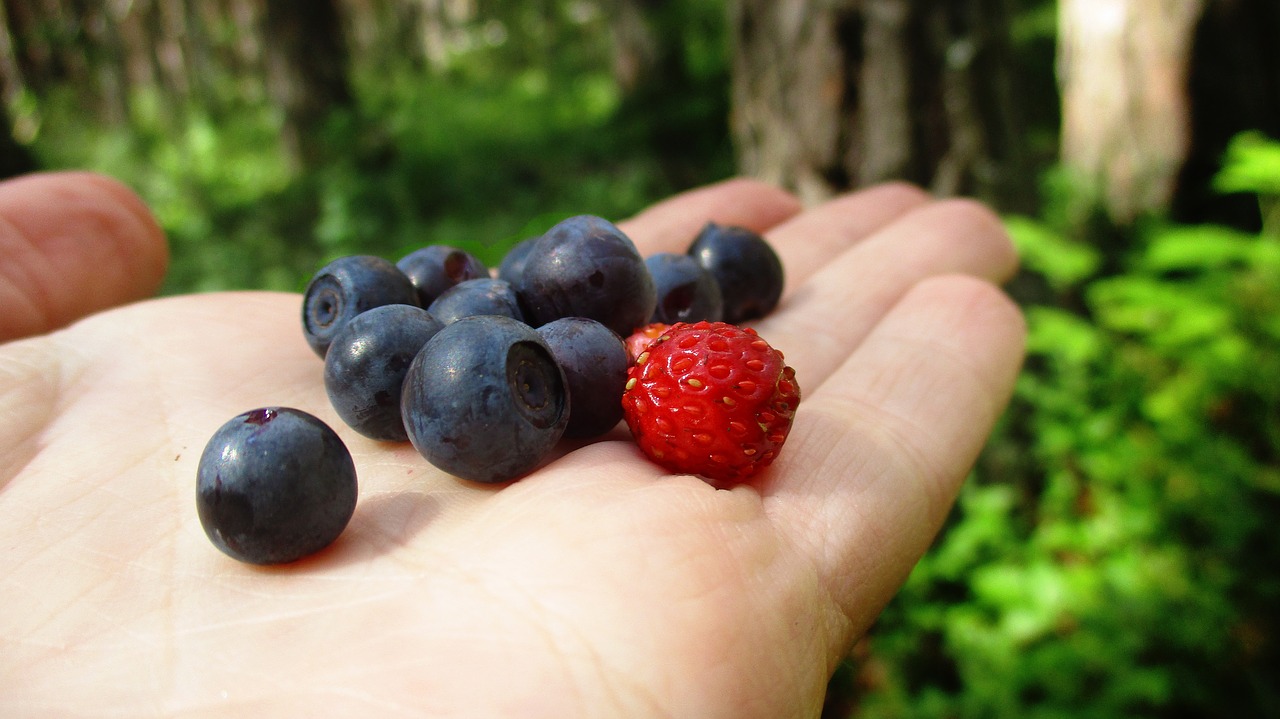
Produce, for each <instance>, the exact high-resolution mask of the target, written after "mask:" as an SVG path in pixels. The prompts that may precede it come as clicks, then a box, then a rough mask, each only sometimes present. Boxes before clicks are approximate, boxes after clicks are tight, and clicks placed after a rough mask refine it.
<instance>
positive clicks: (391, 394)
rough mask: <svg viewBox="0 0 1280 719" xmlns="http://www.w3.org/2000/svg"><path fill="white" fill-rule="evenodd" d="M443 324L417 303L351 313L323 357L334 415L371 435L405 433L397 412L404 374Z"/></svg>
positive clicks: (397, 438)
mask: <svg viewBox="0 0 1280 719" xmlns="http://www.w3.org/2000/svg"><path fill="white" fill-rule="evenodd" d="M441 327H444V325H443V324H442V323H441V322H440V321H439V320H437V319H436V318H435V317H433V316H432V315H431V313H430V312H428V311H426V310H424V309H422V308H421V307H414V306H413V305H383V306H382V307H375V308H373V309H371V310H369V311H368V312H362V313H360V314H359V315H356V317H355V319H353V320H351V321H350V322H348V323H347V325H346V326H345V327H343V328H342V330H341V331H339V332H338V334H337V335H336V336H334V338H333V343H332V344H330V345H329V353H328V354H326V355H325V358H324V388H325V392H326V393H327V394H328V395H329V402H330V403H331V404H332V405H333V408H334V410H335V411H337V413H338V416H339V417H341V418H342V421H343V422H346V423H347V425H348V426H350V427H351V428H352V429H354V430H355V431H357V432H359V433H360V434H362V435H364V436H366V437H369V438H370V439H377V440H385V441H391V442H403V441H405V440H407V439H409V435H408V434H407V433H406V432H405V429H404V421H403V420H402V419H401V418H400V390H401V387H402V385H403V384H404V375H405V373H406V372H408V371H409V365H410V364H411V363H412V362H413V358H414V357H417V356H418V352H419V351H421V350H422V346H423V345H425V344H426V343H427V340H429V339H431V338H432V337H433V336H434V335H435V333H436V332H439V331H440V328H441Z"/></svg>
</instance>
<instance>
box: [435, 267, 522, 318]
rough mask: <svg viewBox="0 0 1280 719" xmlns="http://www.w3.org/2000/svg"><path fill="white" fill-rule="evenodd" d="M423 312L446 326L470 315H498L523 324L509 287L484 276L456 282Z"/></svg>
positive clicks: (502, 282) (504, 282) (504, 281)
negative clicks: (429, 313) (428, 313)
mask: <svg viewBox="0 0 1280 719" xmlns="http://www.w3.org/2000/svg"><path fill="white" fill-rule="evenodd" d="M427 309H428V310H430V311H431V314H432V315H434V316H435V318H436V319H438V320H440V321H441V322H443V323H444V324H446V325H449V324H453V323H454V322H456V321H457V320H460V319H462V318H463V317H470V316H472V315H502V316H503V317H510V318H511V319H514V320H520V321H522V322H523V321H524V314H523V313H522V312H521V311H520V301H519V300H517V299H516V292H515V290H513V289H511V284H510V283H509V282H507V281H506V280H494V279H489V278H488V277H484V278H479V279H474V280H465V281H463V282H459V283H458V284H456V285H454V286H453V287H450V288H449V289H447V290H445V291H444V293H443V294H441V295H440V296H439V297H437V298H436V301H435V302H432V303H431V306H430V307H428V308H427Z"/></svg>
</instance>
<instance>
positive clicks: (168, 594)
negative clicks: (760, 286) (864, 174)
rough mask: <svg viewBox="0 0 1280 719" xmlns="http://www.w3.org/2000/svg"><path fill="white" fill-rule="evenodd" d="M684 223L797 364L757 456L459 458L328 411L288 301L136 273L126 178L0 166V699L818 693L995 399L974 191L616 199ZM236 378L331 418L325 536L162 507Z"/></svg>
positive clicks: (629, 703) (230, 706)
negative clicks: (285, 537)
mask: <svg viewBox="0 0 1280 719" xmlns="http://www.w3.org/2000/svg"><path fill="white" fill-rule="evenodd" d="M58 197H75V198H79V199H78V200H77V201H76V202H75V203H71V205H70V206H68V204H67V203H63V202H58V201H57V199H56V198H58ZM708 220H714V221H717V222H721V223H727V224H739V225H744V226H747V227H750V228H752V229H755V230H757V231H760V232H762V233H764V234H765V235H766V237H768V239H769V240H770V242H771V243H773V244H774V245H775V247H776V248H777V250H778V252H779V255H780V256H781V258H782V261H783V265H784V267H785V268H786V273H787V291H786V293H785V295H784V297H783V300H782V303H781V305H780V306H779V307H778V309H777V310H776V311H775V312H774V313H773V314H772V315H771V316H769V317H768V318H766V319H764V320H762V321H759V322H757V323H755V324H754V326H755V327H756V328H757V329H758V330H759V332H760V333H761V335H762V336H764V337H765V338H767V339H768V340H769V342H770V343H771V344H772V345H773V346H775V347H777V348H778V349H780V350H781V351H782V352H783V353H784V354H785V355H786V359H787V362H788V364H790V365H791V366H793V367H794V368H795V369H796V374H797V378H798V381H799V383H800V385H801V388H802V390H803V400H802V401H801V404H800V407H799V410H798V412H797V415H796V420H795V425H794V427H793V429H792V432H791V436H790V438H789V440H788V443H787V446H786V447H785V448H784V450H783V452H782V453H781V455H780V457H779V458H778V460H777V461H776V462H775V463H774V464H773V465H772V466H771V467H770V468H768V469H767V470H766V471H765V472H764V473H762V474H761V475H759V476H758V477H757V478H756V479H755V480H754V481H753V482H752V483H750V484H747V485H742V486H739V487H737V488H735V489H732V490H716V489H713V488H712V487H710V486H709V485H708V484H706V483H705V482H703V481H701V480H699V479H696V478H694V477H687V476H669V475H666V474H664V472H663V471H662V469H661V468H659V467H658V466H657V465H654V464H653V463H651V462H650V461H648V460H647V459H645V457H644V456H643V455H642V454H641V453H640V452H639V450H638V449H637V448H636V446H635V444H634V443H633V442H632V441H630V439H629V438H628V436H627V434H626V430H625V428H623V427H619V428H618V429H615V430H614V431H613V432H612V433H610V434H609V435H606V436H605V437H604V438H603V439H602V440H599V441H595V442H592V443H589V444H584V445H580V446H579V445H574V446H571V447H567V448H566V450H565V451H564V452H563V453H562V454H561V455H559V456H558V457H557V458H555V459H554V460H553V461H551V462H550V463H548V464H546V465H545V466H543V467H542V468H540V469H539V470H537V471H536V472H534V473H532V474H530V475H528V476H526V477H524V478H522V479H520V480H519V481H517V482H514V483H510V484H506V485H499V486H486V485H478V484H473V483H468V482H464V481H461V480H458V479H456V478H453V477H450V476H447V475H444V474H443V473H441V472H440V471H438V470H436V469H435V468H433V467H431V466H430V465H429V464H427V463H426V462H425V461H423V460H422V459H421V457H419V456H418V454H417V453H416V452H415V451H414V450H413V448H412V447H411V446H409V445H408V444H405V443H400V444H388V443H380V442H376V441H373V440H369V439H366V438H364V437H361V436H359V435H358V434H356V433H355V432H353V431H351V430H350V429H349V428H347V427H345V426H344V425H342V423H341V422H340V421H339V420H338V418H337V416H336V415H335V413H334V412H333V410H332V408H331V407H330V406H329V404H328V402H327V400H326V397H325V393H324V383H323V380H322V376H323V363H321V362H320V361H319V360H317V358H316V357H315V355H314V353H312V351H311V350H310V349H309V348H308V347H307V345H306V343H305V341H304V340H303V338H302V332H301V329H300V327H299V315H300V297H299V296H298V295H296V294H284V293H265V292H235V293H219V294H204V295H193V296H180V297H169V298H164V299H159V300H148V301H139V302H133V300H135V299H137V298H138V297H140V296H143V295H145V294H147V293H149V292H151V291H153V290H154V287H155V286H156V283H157V282H158V281H159V279H158V274H157V272H156V269H157V268H161V269H162V268H163V264H164V262H163V260H164V257H165V250H164V247H163V238H162V237H161V235H160V233H159V231H158V230H156V228H155V226H154V222H153V221H152V220H151V219H150V217H149V216H148V215H147V214H146V212H145V208H143V207H142V205H141V203H140V202H138V200H137V198H136V197H133V196H132V195H131V194H129V193H128V192H127V191H124V190H123V188H122V187H121V186H119V185H118V184H116V183H112V182H110V181H108V180H105V179H103V178H97V177H93V176H86V175H82V174H76V175H46V176H40V177H37V178H27V179H25V180H21V181H17V182H10V183H4V184H0V248H6V249H5V252H6V253H7V254H6V256H5V263H4V264H3V266H0V292H3V293H7V294H5V295H4V296H5V297H6V304H7V305H9V306H10V307H14V308H16V309H15V311H14V312H13V313H11V314H10V317H9V318H8V319H7V320H6V322H7V324H5V325H3V329H4V330H5V336H7V337H16V336H24V335H26V336H29V337H28V338H27V339H16V340H13V341H10V342H9V343H7V344H4V345H0V427H3V428H4V429H3V432H2V433H0V715H3V716H101V715H107V714H110V715H126V716H142V715H146V716H151V715H166V716H167V715H181V716H237V717H240V716H278V715H285V716H308V717H319V716H467V717H501V716H517V717H556V718H557V719H563V718H572V717H650V716H653V717H694V718H697V719H715V718H718V717H725V718H726V719H727V718H733V719H742V718H749V717H761V718H767V719H779V718H785V717H816V716H818V715H819V713H820V711H821V707H822V702H823V694H824V690H825V688H826V683H827V680H828V678H829V677H830V675H831V673H832V671H833V670H834V668H835V666H836V665H837V664H838V662H839V661H840V660H841V658H842V657H844V656H845V655H846V653H847V652H848V650H849V648H850V646H851V645H852V643H853V641H854V640H855V639H856V638H857V637H859V636H860V635H861V634H863V633H864V632H865V631H866V630H867V628H868V627H869V625H870V624H871V622H872V621H873V620H874V619H875V617H876V616H877V614H878V613H879V612H880V610H881V609H882V608H883V607H884V605H885V603H886V602H887V601H888V600H889V599H890V598H891V597H892V596H893V594H894V593H895V592H896V591H897V589H898V588H899V587H900V586H901V584H902V582H903V581H904V579H905V578H906V576H907V574H908V573H909V571H910V570H911V568H912V566H913V565H914V564H915V562H916V561H917V560H918V559H919V557H920V556H921V554H922V553H923V552H924V551H925V550H926V548H927V547H928V546H929V543H930V541H931V540H932V538H933V537H934V535H935V534H936V532H937V530H938V528H939V527H940V525H941V523H942V521H943V519H944V518H945V516H946V514H947V513H948V511H949V510H950V508H951V505H952V503H953V500H954V498H955V495H956V492H957V491H958V488H959V486H960V483H961V482H962V481H963V479H964V477H965V475H966V474H967V472H968V471H969V469H970V468H971V466H972V464H973V462H974V460H975V458H976V456H977V454H978V452H979V451H980V449H981V447H982V446H983V444H984V442H985V441H986V438H987V436H988V434H989V432H990V430H991V427H992V425H993V423H994V422H995V421H996V419H997V418H998V416H999V415H1000V413H1001V412H1002V411H1003V408H1004V407H1005V405H1006V403H1007V401H1008V397H1009V394H1010V392H1011V388H1012V385H1013V381H1014V378H1015V376H1016V374H1017V371H1018V368H1019V365H1020V362H1021V358H1022V352H1023V341H1024V334H1025V330H1024V325H1023V322H1022V318H1021V315H1020V313H1019V311H1018V309H1017V307H1016V306H1015V305H1014V304H1013V303H1012V302H1011V301H1010V300H1009V299H1008V298H1007V297H1006V296H1005V295H1004V294H1003V293H1002V292H1001V291H1000V290H999V288H998V284H999V283H1000V282H1002V281H1003V280H1005V279H1007V278H1008V277H1009V276H1010V275H1011V273H1012V272H1013V271H1014V269H1015V265H1016V258H1015V255H1014V252H1013V250H1012V248H1011V246H1010V243H1009V240H1008V238H1007V236H1006V235H1005V233H1004V231H1003V230H1002V229H1001V226H1000V223H999V222H998V220H997V218H996V217H995V216H994V215H993V214H992V213H991V212H990V211H989V210H987V209H985V208H984V207H982V206H981V205H979V204H976V203H974V202H971V201H966V200H942V201H937V200H932V199H930V198H929V197H928V196H926V195H925V194H924V193H923V192H921V191H920V190H918V189H915V188H912V187H909V186H906V185H897V184H891V185H883V186H878V187H874V188H870V189H866V190H863V191H860V192H856V193H853V194H849V195H846V196H842V197H839V198H836V199H833V200H831V201H830V202H827V203H825V204H822V205H820V206H817V207H813V208H809V209H802V208H801V206H800V204H799V203H798V202H797V201H796V200H795V199H794V198H793V197H792V196H790V195H788V194H786V193H784V192H782V191H780V190H778V189H776V188H773V187H770V186H767V185H763V184H760V183H757V182H753V181H749V180H731V181H727V182H724V183H720V184H717V185H714V186H710V187H707V188H702V189H699V190H695V191H692V192H689V193H685V194H683V195H679V196H676V197H674V198H671V199H669V200H667V201H664V202H662V203H659V204H658V205H655V206H654V207H652V208H650V209H649V210H647V211H645V212H642V213H641V214H639V215H637V216H636V217H634V218H632V219H631V220H629V221H627V222H624V223H620V224H621V227H622V228H623V229H624V230H625V231H626V232H627V233H628V234H629V235H630V236H631V237H632V238H633V239H634V240H635V241H636V243H637V244H638V245H639V247H640V249H641V252H642V253H643V254H645V255H648V254H650V253H653V252H658V251H681V250H682V249H683V247H684V246H686V245H687V243H688V242H689V239H690V238H692V237H693V235H694V234H695V233H696V232H697V231H698V230H699V229H700V228H701V227H702V226H703V225H704V224H705V223H706V222H707V221H708ZM68 227H73V228H75V230H76V231H75V232H73V233H69V232H68V231H67V228H68ZM59 228H61V229H59ZM77 242H78V243H80V244H76V243H77ZM50 243H52V244H53V245H56V246H57V251H56V252H55V253H53V254H47V253H44V250H45V249H47V248H48V246H49V244H50ZM14 248H17V250H16V251H15V250H14ZM49 257H55V258H56V260H51V259H49ZM25 261H31V262H33V263H35V264H34V265H33V268H34V267H37V266H39V267H43V268H44V269H43V270H42V271H36V269H32V268H28V267H26V266H24V265H23V264H22V262H25ZM131 263H133V264H136V265H137V268H136V269H134V270H133V271H125V272H115V271H112V272H110V273H106V274H105V275H104V276H101V277H99V280H100V283H101V284H100V286H98V287H95V289H94V293H93V294H94V298H93V300H94V301H92V302H89V301H86V300H84V298H83V297H81V296H72V295H78V294H79V293H81V291H82V290H83V287H82V285H81V282H80V281H79V280H77V281H76V282H74V283H73V282H68V281H67V278H83V277H92V276H94V275H93V267H94V266H98V267H126V268H127V267H130V266H131ZM121 303H126V304H123V305H121V306H119V307H116V308H114V309H106V308H107V307H111V306H113V305H120V304H121ZM75 317H83V319H80V320H78V321H74V322H73V319H74V318H75ZM68 322H71V324H69V325H67V323H68ZM64 325H66V326H64ZM58 328H61V329H58ZM266 405H287V406H293V407H297V408H299V409H303V410H305V411H308V412H311V413H313V414H315V415H317V416H319V417H320V418H321V419H323V420H325V421H326V422H327V423H329V424H330V425H331V426H333V427H334V429H335V430H337V431H338V433H339V434H340V435H341V436H342V438H343V440H344V441H345V442H346V443H347V445H348V446H349V447H350V449H351V451H352V454H353V456H354V459H355V463H356V467H357V471H358V473H359V482H360V499H359V503H358V505H357V508H356V512H355V515H354V517H353V518H352V521H351V523H350V525H349V526H348V527H347V530H346V532H345V533H344V534H343V535H342V536H341V537H340V538H339V539H338V540H337V542H335V543H334V544H333V545H332V546H330V547H329V548H328V549H326V550H324V551H322V552H320V553H319V554H317V555H314V556H312V557H310V558H307V559H304V560H302V561H299V562H296V563H293V564H290V565H285V566H280V567H273V568H263V567H258V566H251V565H245V564H240V563H237V562H236V561H234V560H232V559H230V558H228V557H227V556H225V555H223V554H222V553H221V552H219V551H218V550H217V549H215V548H214V547H213V546H212V544H210V542H209V541H208V539H207V538H206V537H205V535H204V532H203V530H202V529H201V527H200V523H199V521H198V519H197V516H196V504H195V475H196V462H197V460H198V458H199V456H200V452H201V450H202V449H203V447H204V444H205V442H206V441H207V440H208V438H209V437H210V435H211V434H212V433H213V432H214V430H216V429H217V428H218V427H219V426H220V425H221V424H222V423H223V422H225V421H226V420H227V419H229V418H230V417H232V416H234V415H236V414H238V413H240V412H242V411H245V410H247V409H251V408H254V407H260V406H266Z"/></svg>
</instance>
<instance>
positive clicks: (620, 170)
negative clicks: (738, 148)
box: [24, 0, 733, 293]
mask: <svg viewBox="0 0 1280 719" xmlns="http://www.w3.org/2000/svg"><path fill="white" fill-rule="evenodd" d="M492 5H493V7H488V4H486V6H485V7H484V8H482V10H483V12H481V13H480V14H478V15H477V17H476V18H475V19H473V20H472V21H470V23H469V24H467V25H466V26H465V27H461V28H458V32H459V33H460V37H461V38H462V39H461V40H460V41H459V42H460V45H461V49H457V50H456V51H454V52H453V54H452V55H451V56H450V60H449V63H448V66H447V67H446V68H443V69H441V70H438V71H428V70H426V69H424V68H423V67H422V66H421V60H420V59H414V58H407V57H404V56H403V54H402V53H401V54H397V47H396V46H392V47H388V48H387V50H386V52H385V53H376V54H374V55H371V56H369V57H357V58H354V61H353V65H352V67H351V68H350V77H351V81H352V84H353V86H354V88H355V94H356V105H355V107H353V108H350V109H348V110H341V111H337V112H334V113H333V114H332V116H331V117H330V118H329V123H328V124H327V126H326V128H325V130H324V136H323V143H322V144H323V146H324V147H326V148H328V149H327V152H326V154H325V156H324V157H323V158H322V161H321V162H319V163H318V164H317V165H316V166H314V167H310V168H305V169H302V170H299V169H298V168H295V167H291V166H290V160H289V158H288V157H286V155H285V153H284V152H283V150H282V147H281V143H280V137H281V135H282V131H283V126H284V118H283V117H282V116H281V113H280V112H279V110H277V109H275V108H273V107H272V105H271V104H270V103H269V101H268V100H267V99H266V97H265V95H264V93H263V91H262V90H261V88H259V89H258V90H256V91H254V92H248V93H246V92H245V91H244V86H245V85H246V84H249V85H253V84H254V82H257V83H259V84H260V83H261V78H259V79H257V80H256V81H255V80H254V79H252V78H245V77H238V76H225V77H223V76H218V82H216V83H215V86H214V87H213V88H211V90H210V92H211V94H210V95H207V96H204V97H199V98H197V97H192V98H188V99H186V100H183V101H181V102H178V103H177V104H176V105H175V101H174V99H173V98H172V97H171V96H167V95H163V94H162V93H161V91H160V90H158V89H157V88H154V87H138V88H135V89H134V90H133V91H132V93H131V94H130V96H129V103H128V104H129V109H130V112H131V117H130V118H129V122H128V123H127V125H126V126H123V127H112V126H108V125H104V124H102V123H101V122H99V121H98V120H96V119H95V118H93V117H91V116H89V115H87V114H85V113H83V112H82V111H81V110H80V109H79V106H78V105H79V102H80V101H79V99H78V98H77V97H75V96H73V95H72V93H71V92H70V91H68V92H65V93H56V92H55V93H51V94H49V95H48V96H46V97H43V98H41V100H40V103H39V105H38V106H37V107H32V108H28V112H25V113H24V117H27V116H32V117H37V116H38V118H39V119H40V121H41V122H40V131H39V132H38V133H36V137H35V142H34V143H33V146H34V148H35V149H36V151H37V152H38V154H39V155H40V157H41V160H42V162H43V164H44V165H45V166H47V167H50V168H57V167H76V168H89V169H95V170H99V171H102V172H106V173H108V174H111V175H113V176H115V177H117V178H120V179H121V180H123V181H125V182H126V183H127V184H129V185H131V186H132V187H134V188H135V189H136V190H137V191H138V192H139V193H140V194H141V195H142V197H143V198H144V199H145V200H146V201H147V202H148V203H149V204H150V206H151V207H152V208H153V210H154V211H155V213H156V215H157V217H158V218H159V220H160V222H161V224H162V226H163V227H164V228H165V230H166V232H167V234H168V236H169V240H170V244H171V247H172V254H173V260H172V264H171V267H170V271H169V273H168V275H167V278H166V284H165V287H164V290H163V291H164V292H165V293H179V292H189V291H208V290H221V289H278V290H293V291H296V290H300V289H301V288H302V287H303V285H304V284H305V282H306V281H307V279H308V278H309V277H310V275H311V273H312V272H314V271H315V269H316V268H317V267H319V266H320V265H321V264H322V263H323V262H325V261H326V260H328V259H331V258H333V257H336V256H339V255H344V254H354V253H369V254H378V255H383V256H386V257H390V258H394V257H397V256H399V255H400V254H403V253H405V252H407V251H409V250H410V249H414V248H417V247H420V246H422V245H425V244H431V243H447V244H452V245H456V246H459V247H462V248H464V249H467V250H469V251H471V252H474V253H475V254H477V255H478V256H479V257H480V258H481V259H483V260H485V261H486V262H487V263H489V264H490V265H496V264H497V262H498V261H499V260H500V259H501V257H502V255H503V253H504V252H505V250H506V248H507V247H509V246H510V245H511V244H514V243H515V242H516V241H518V240H520V239H523V238H524V237H526V236H528V235H531V234H536V233H540V232H542V231H544V230H545V229H546V228H547V227H549V226H550V225H552V224H554V223H555V222H557V221H559V220H561V219H563V218H565V217H567V216H569V215H573V214H581V213H591V214H598V215H602V216H605V217H608V218H610V219H615V220H616V219H622V218H624V217H626V216H628V215H630V214H631V213H634V212H636V211H638V210H639V209H641V208H643V207H644V206H646V205H648V204H650V203H652V202H654V201H656V200H658V199H660V198H662V197H665V196H668V195H670V194H672V193H674V192H676V191H678V190H680V189H684V188H686V187H689V186H694V185H698V184H703V183H706V182H710V181H714V180H717V179H721V178H723V177H726V176H728V175H730V174H732V172H733V161H732V151H731V148H730V146H729V143H728V139H727V137H728V132H727V122H728V113H727V103H728V83H727V81H726V80H725V77H726V73H727V70H726V56H725V54H724V52H723V49H724V48H723V41H724V33H725V30H724V27H723V13H721V12H720V11H719V5H718V3H716V2H708V1H707V0H697V1H695V0H690V1H689V2H684V3H679V4H677V7H678V12H677V11H675V10H672V11H669V14H671V17H666V16H665V15H661V14H655V15H654V21H655V23H657V24H656V25H655V27H654V32H655V34H656V35H657V36H659V37H660V38H662V40H663V43H664V45H663V46H664V47H665V48H667V52H668V54H667V56H666V58H667V59H666V60H664V62H666V63H667V64H668V67H667V68H666V69H667V70H668V71H671V70H672V68H675V72H676V74H677V75H678V76H679V77H680V78H682V80H681V81H680V82H675V83H663V82H655V83H652V84H651V85H648V86H645V87H644V88H643V91H644V93H645V98H644V100H643V101H639V100H636V99H635V98H632V97H630V96H628V95H627V94H626V93H625V92H624V90H623V89H622V88H620V87H619V86H618V84H617V82H616V81H615V79H614V77H613V75H612V68H611V63H610V44H609V32H608V28H607V25H606V20H607V19H606V18H604V17H602V16H601V15H599V14H598V13H596V14H590V13H588V14H586V15H582V16H580V17H579V16H574V15H573V12H576V11H574V10H573V8H574V4H573V3H559V2H553V3H545V4H538V5H537V6H536V7H535V6H521V7H516V6H513V5H510V4H502V3H494V4H492ZM583 7H587V6H585V5H584V6H583ZM675 23H683V24H675ZM637 92H638V91H637Z"/></svg>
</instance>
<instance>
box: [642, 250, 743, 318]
mask: <svg viewBox="0 0 1280 719" xmlns="http://www.w3.org/2000/svg"><path fill="white" fill-rule="evenodd" d="M644 264H645V266H646V267H648V268H649V274H650V275H652V276H653V284H654V287H655V288H656V289H657V291H658V303H657V305H656V306H655V307H654V310H653V317H651V318H650V322H662V323H664V324H675V323H676V322H698V321H701V320H706V321H708V322H719V321H720V318H721V316H723V314H724V297H723V296H722V295H721V294H720V285H719V284H718V283H717V282H716V278H715V277H713V276H712V275H711V273H710V272H708V271H707V270H706V269H705V268H704V267H703V266H702V265H700V264H698V261H697V260H696V259H694V258H693V257H690V256H689V255H677V254H674V253H670V252H661V253H658V254H656V255H651V256H650V257H648V258H647V259H646V260H645V261H644Z"/></svg>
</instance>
